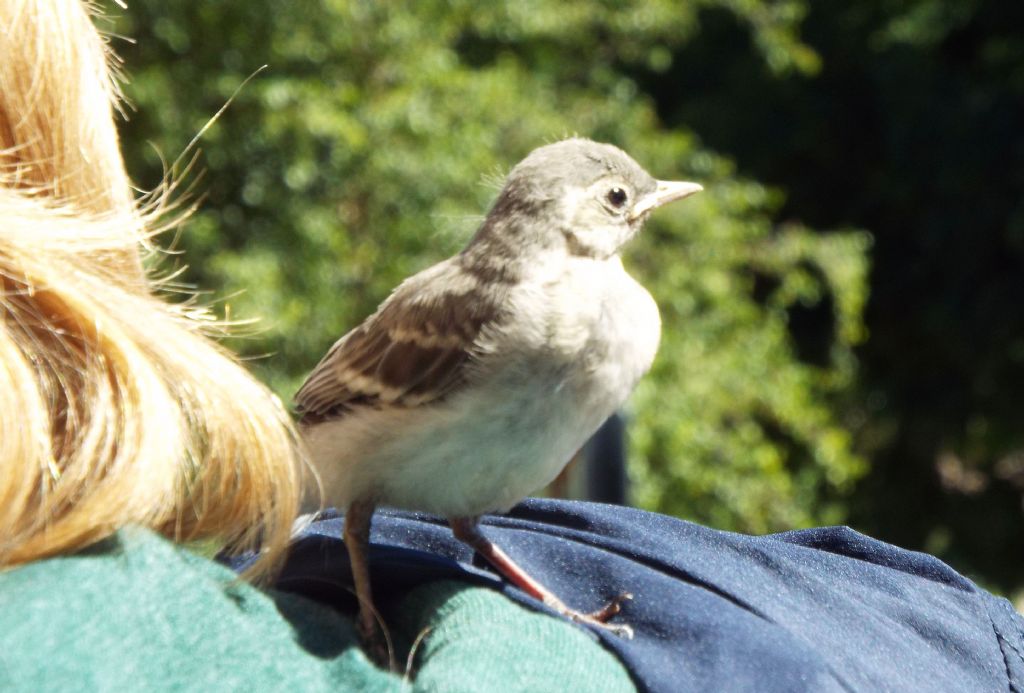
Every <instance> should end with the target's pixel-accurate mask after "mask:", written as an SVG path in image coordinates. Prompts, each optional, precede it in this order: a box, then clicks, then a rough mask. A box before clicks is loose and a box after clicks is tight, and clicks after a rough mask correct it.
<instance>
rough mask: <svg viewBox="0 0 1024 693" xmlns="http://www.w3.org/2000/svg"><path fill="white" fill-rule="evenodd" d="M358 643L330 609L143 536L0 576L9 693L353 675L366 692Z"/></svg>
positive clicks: (0, 643)
mask: <svg viewBox="0 0 1024 693" xmlns="http://www.w3.org/2000/svg"><path fill="white" fill-rule="evenodd" d="M277 597H281V598H282V599H284V600H285V601H286V602H287V605H286V606H287V608H281V606H282V605H280V604H278V602H277V601H275V599H276V598H277ZM354 643H355V639H354V635H353V633H352V630H351V626H350V624H348V623H347V622H345V621H344V620H343V619H341V618H338V617H337V616H335V615H334V614H333V613H332V612H330V611H329V610H327V609H324V608H322V607H320V606H319V605H317V604H315V603H313V602H311V601H308V600H302V599H300V598H296V597H290V596H281V595H268V594H267V593H264V592H262V591H260V590H258V589H256V588H254V587H252V586H251V585H248V584H246V583H244V582H242V581H241V580H240V579H239V578H238V577H237V576H236V575H235V574H234V573H233V572H232V571H230V570H229V569H227V568H225V567H224V566H221V565H218V564H217V563H215V562H213V561H211V560H208V559H206V558H204V557H202V556H199V555H196V554H194V553H192V552H190V551H188V550H187V549H184V548H182V547H180V546H177V545H175V544H173V543H172V542H170V541H168V540H166V539H164V538H162V537H160V536H158V535H156V534H154V533H153V532H150V531H148V530H144V529H138V528H129V529H124V530H121V531H119V532H117V533H116V534H115V535H113V536H112V537H110V538H108V539H106V540H104V541H101V542H98V543H97V544H94V545H93V546H91V547H89V548H87V549H85V550H82V551H80V552H78V553H75V554H72V555H67V556H58V557H54V558H50V559H47V560H42V561H36V562H34V563H30V564H27V565H24V566H21V567H18V568H14V569H11V570H8V571H6V572H3V573H0V687H2V688H4V689H5V690H8V689H18V690H56V689H71V690H82V689H122V688H124V689H126V690H127V689H139V688H147V689H156V690H165V689H170V688H175V689H185V690H193V689H209V688H215V689H225V688H227V689H241V688H244V687H247V686H253V685H256V686H257V687H259V684H261V683H262V684H272V683H273V682H274V681H278V682H280V683H282V685H283V684H284V683H285V682H287V683H288V684H290V685H297V686H298V687H300V688H302V689H304V690H320V689H323V690H326V689H328V688H335V687H337V686H338V685H339V684H341V683H344V682H345V681H346V680H348V678H347V677H348V676H349V675H354V676H355V677H356V678H357V679H358V680H359V681H360V683H361V684H370V686H369V687H370V688H374V687H375V686H373V685H372V684H373V682H374V680H375V674H374V670H373V669H372V667H371V666H370V665H369V663H368V662H366V661H365V658H363V657H362V655H361V654H359V651H358V648H356V647H354ZM324 653H329V654H330V656H328V657H324V656H323V655H324ZM379 683H381V684H382V685H381V686H380V687H384V686H385V682H384V681H380V682H379Z"/></svg>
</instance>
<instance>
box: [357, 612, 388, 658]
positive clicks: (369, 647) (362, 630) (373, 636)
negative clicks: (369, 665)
mask: <svg viewBox="0 0 1024 693" xmlns="http://www.w3.org/2000/svg"><path fill="white" fill-rule="evenodd" d="M356 633H357V635H358V636H359V642H360V643H361V644H362V646H363V651H364V652H365V653H366V656H367V657H368V658H369V659H370V660H371V661H372V662H373V663H374V664H376V665H377V666H379V667H381V668H382V669H387V670H389V671H395V666H396V665H395V661H394V657H393V656H392V648H391V641H390V639H389V638H388V636H387V634H386V633H385V632H384V626H383V623H377V622H376V620H372V621H371V620H367V619H364V618H360V619H359V620H358V622H357V626H356Z"/></svg>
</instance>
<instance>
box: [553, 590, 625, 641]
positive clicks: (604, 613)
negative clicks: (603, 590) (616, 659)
mask: <svg viewBox="0 0 1024 693" xmlns="http://www.w3.org/2000/svg"><path fill="white" fill-rule="evenodd" d="M632 598H633V595H632V594H630V593H629V592H623V593H622V594H620V595H618V596H617V597H615V598H614V599H612V600H611V601H610V602H608V604H606V605H605V606H604V607H603V608H601V609H598V610H597V611H594V612H592V613H589V614H584V613H581V612H579V611H573V610H572V609H565V611H564V615H565V616H566V617H567V618H569V619H570V620H572V621H575V622H576V623H584V624H586V625H588V626H593V627H594V628H598V629H600V630H603V631H607V632H609V633H612V634H614V635H617V636H619V637H620V638H625V639H626V640H632V639H633V629H632V628H630V627H629V626H627V625H626V624H624V623H608V619H610V618H611V617H612V616H615V615H616V614H617V613H619V612H620V611H622V603H623V602H625V601H628V600H630V599H632Z"/></svg>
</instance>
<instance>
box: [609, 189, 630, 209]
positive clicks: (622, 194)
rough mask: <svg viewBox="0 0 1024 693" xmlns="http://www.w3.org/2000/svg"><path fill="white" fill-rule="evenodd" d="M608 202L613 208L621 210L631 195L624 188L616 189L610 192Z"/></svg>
mask: <svg viewBox="0 0 1024 693" xmlns="http://www.w3.org/2000/svg"><path fill="white" fill-rule="evenodd" d="M607 197H608V202H609V203H611V205H612V207H615V208H619V207H622V205H624V204H626V200H627V199H629V195H627V194H626V191H625V190H623V189H622V188H619V187H615V188H612V189H611V190H609V191H608V195H607Z"/></svg>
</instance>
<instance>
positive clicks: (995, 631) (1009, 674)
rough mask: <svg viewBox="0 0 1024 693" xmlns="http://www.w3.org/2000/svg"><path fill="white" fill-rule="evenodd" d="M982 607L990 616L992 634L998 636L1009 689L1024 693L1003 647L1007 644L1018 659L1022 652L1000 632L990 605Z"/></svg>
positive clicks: (997, 640) (1015, 692)
mask: <svg viewBox="0 0 1024 693" xmlns="http://www.w3.org/2000/svg"><path fill="white" fill-rule="evenodd" d="M982 606H983V608H984V609H985V615H986V616H988V623H989V625H990V626H992V633H993V634H994V635H995V636H996V644H997V645H999V653H1000V654H1001V655H1002V656H1003V669H1004V670H1005V671H1006V685H1007V689H1008V690H1009V691H1010V692H1011V693H1024V692H1022V691H1021V689H1020V687H1018V686H1017V683H1016V682H1015V681H1014V680H1013V673H1012V672H1011V671H1010V658H1009V656H1008V654H1007V652H1006V649H1007V648H1006V647H1003V644H1004V643H1005V644H1006V645H1007V646H1009V648H1010V649H1012V650H1013V651H1014V653H1015V654H1016V655H1017V656H1018V657H1020V652H1018V651H1017V648H1016V647H1014V646H1013V645H1012V644H1011V643H1010V642H1009V641H1008V640H1007V639H1006V638H1004V637H1003V635H1002V634H1001V633H1000V632H999V629H998V628H996V622H995V620H993V618H992V614H991V613H990V612H989V610H988V604H983V605H982Z"/></svg>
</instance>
